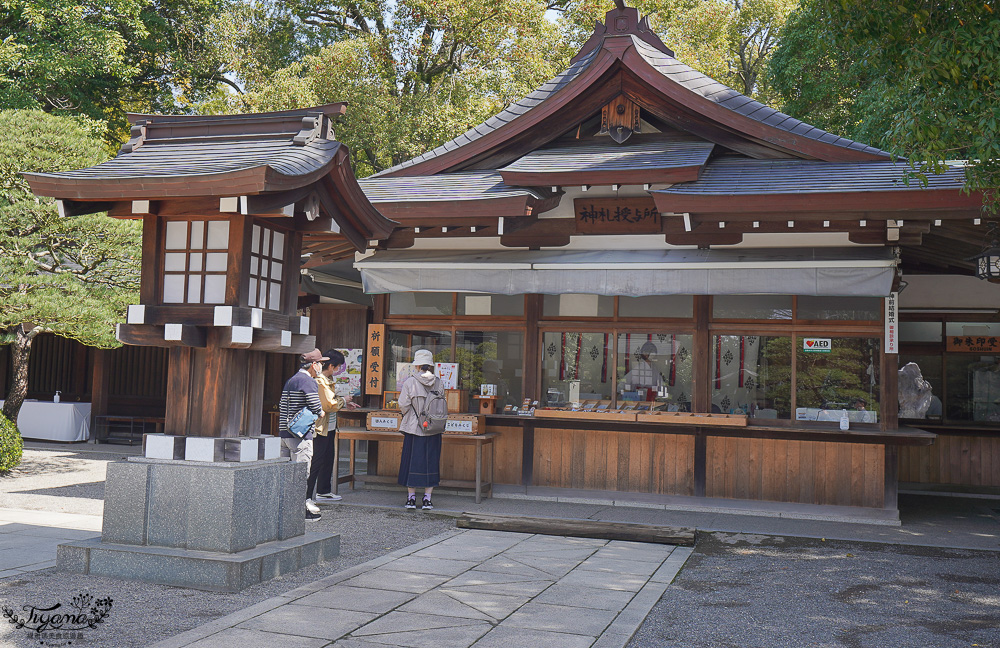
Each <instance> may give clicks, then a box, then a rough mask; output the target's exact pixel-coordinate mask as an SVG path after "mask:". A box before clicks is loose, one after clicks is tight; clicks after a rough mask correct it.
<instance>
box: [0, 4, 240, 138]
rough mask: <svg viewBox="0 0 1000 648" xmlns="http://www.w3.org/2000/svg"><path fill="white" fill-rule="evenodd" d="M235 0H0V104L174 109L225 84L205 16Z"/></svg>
mask: <svg viewBox="0 0 1000 648" xmlns="http://www.w3.org/2000/svg"><path fill="white" fill-rule="evenodd" d="M231 1H232V0H109V2H95V1H94V0H0V109H17V108H22V109H40V110H44V111H46V112H52V113H56V114H70V115H86V116H88V117H90V118H91V119H94V120H98V121H100V122H103V123H106V124H108V130H107V132H106V133H105V135H104V136H105V138H106V139H107V141H108V145H109V147H115V148H116V147H117V144H118V143H119V142H120V141H121V139H122V138H123V137H124V136H125V135H126V134H127V132H128V124H127V122H126V119H125V113H126V112H128V111H135V112H148V111H157V112H179V111H184V110H187V109H189V107H190V105H191V104H192V103H193V102H195V101H199V100H201V99H203V98H204V97H205V96H208V95H210V94H211V93H212V92H214V90H215V88H216V86H218V85H219V84H220V83H228V82H229V81H228V79H227V78H226V76H225V73H226V72H227V70H226V69H224V68H223V67H222V64H221V62H220V59H219V58H218V57H217V56H216V54H217V52H216V49H215V48H214V47H213V46H212V43H213V36H214V34H213V33H212V32H211V31H210V28H211V22H212V20H211V19H212V17H213V16H214V15H215V14H217V13H218V12H220V11H223V10H224V8H225V7H226V6H228V4H229V3H230V2H231Z"/></svg>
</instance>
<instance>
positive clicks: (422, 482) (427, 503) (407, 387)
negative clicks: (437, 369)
mask: <svg viewBox="0 0 1000 648" xmlns="http://www.w3.org/2000/svg"><path fill="white" fill-rule="evenodd" d="M413 365H414V366H415V367H416V368H417V373H416V374H414V375H413V376H411V377H410V378H409V379H408V380H406V382H404V383H403V386H402V388H401V391H400V392H399V409H400V411H401V412H403V420H402V422H401V423H400V427H399V431H400V432H402V433H403V452H402V455H401V456H400V460H399V479H398V481H399V484H400V485H401V486H406V490H407V497H406V505H405V506H406V508H408V509H415V508H417V494H416V489H417V488H423V489H424V497H423V502H422V504H421V506H420V508H421V509H424V510H429V509H432V508H434V505H433V504H432V503H431V493H432V492H433V491H434V487H435V486H437V485H438V484H439V483H440V482H441V475H440V465H441V433H440V432H427V431H426V430H424V429H423V428H421V427H420V421H419V419H418V416H417V413H418V412H423V411H424V410H425V409H426V407H427V404H428V402H429V401H430V400H431V399H433V398H443V397H444V385H442V384H441V379H440V378H438V377H437V376H435V375H434V354H432V353H431V352H430V351H428V350H427V349H420V350H418V351H417V352H416V353H415V354H414V355H413Z"/></svg>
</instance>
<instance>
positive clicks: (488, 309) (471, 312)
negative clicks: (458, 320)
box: [456, 293, 524, 317]
mask: <svg viewBox="0 0 1000 648" xmlns="http://www.w3.org/2000/svg"><path fill="white" fill-rule="evenodd" d="M457 306H458V307H457V309H456V310H457V312H456V315H463V316H467V317H476V316H483V317H522V316H523V315H524V295H492V294H485V293H482V294H480V293H458V300H457Z"/></svg>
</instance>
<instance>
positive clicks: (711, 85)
mask: <svg viewBox="0 0 1000 648" xmlns="http://www.w3.org/2000/svg"><path fill="white" fill-rule="evenodd" d="M632 42H633V44H634V45H635V50H636V52H637V53H638V54H639V55H640V56H641V57H642V58H643V59H645V61H646V62H647V63H649V64H650V65H651V66H653V68H654V69H656V71H657V72H659V73H660V74H662V75H663V76H664V77H667V78H668V79H670V80H671V81H673V82H674V83H676V84H677V85H680V86H682V87H683V88H685V89H687V90H688V91H689V92H693V93H694V94H697V95H699V96H701V97H702V98H704V99H707V100H709V101H711V102H713V103H715V104H717V105H719V106H721V107H723V108H726V109H728V110H732V111H733V112H736V113H738V114H740V115H743V116H745V117H748V118H750V119H753V120H754V121H758V122H761V123H764V124H767V125H768V126H771V127H772V128H776V129H778V130H783V131H785V132H788V133H792V134H794V135H796V136H802V137H806V138H809V139H812V140H816V141H822V142H824V143H827V144H832V145H834V146H839V147H841V148H845V149H852V150H855V151H862V152H865V153H870V154H872V155H881V156H885V157H888V158H890V159H893V156H892V154H891V153H889V152H887V151H883V150H881V149H878V148H876V147H874V146H871V145H869V144H865V143H864V142H856V141H854V140H851V139H848V138H846V137H841V136H839V135H836V134H835V133H830V132H828V131H825V130H823V129H821V128H817V127H815V126H812V125H810V124H806V125H807V126H809V127H810V129H811V130H806V129H803V128H802V125H803V124H805V122H802V121H800V120H798V119H796V118H794V117H792V116H791V115H787V114H785V113H783V112H781V111H780V110H776V109H774V108H771V107H770V106H767V105H766V104H763V103H761V102H759V101H757V100H756V99H753V98H751V97H748V96H746V95H744V94H741V93H740V92H738V91H737V90H734V89H732V88H730V87H729V86H727V85H726V84H724V83H720V82H719V81H716V80H715V79H713V78H711V77H709V76H708V75H706V74H702V73H701V72H699V71H698V70H695V69H694V68H692V67H690V66H689V65H687V64H685V63H682V62H681V61H679V60H678V59H676V58H674V57H673V56H669V55H667V54H665V53H664V52H662V51H661V50H659V49H657V48H656V47H654V46H652V45H650V44H649V43H647V42H646V41H644V40H643V39H641V38H639V37H638V36H635V35H632ZM796 130H798V131H800V132H795V131H796Z"/></svg>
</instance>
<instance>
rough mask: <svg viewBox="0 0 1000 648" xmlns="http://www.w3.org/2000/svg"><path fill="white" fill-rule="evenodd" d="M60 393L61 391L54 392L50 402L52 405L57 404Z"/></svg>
mask: <svg viewBox="0 0 1000 648" xmlns="http://www.w3.org/2000/svg"><path fill="white" fill-rule="evenodd" d="M61 393H62V392H61V391H59V390H56V395H55V396H53V397H52V402H53V403H58V402H59V394H61Z"/></svg>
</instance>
